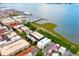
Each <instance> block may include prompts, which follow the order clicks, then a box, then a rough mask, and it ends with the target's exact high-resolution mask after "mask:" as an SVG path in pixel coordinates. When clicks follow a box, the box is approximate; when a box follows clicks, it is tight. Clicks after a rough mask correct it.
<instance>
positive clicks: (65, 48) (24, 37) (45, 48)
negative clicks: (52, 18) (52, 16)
mask: <svg viewBox="0 0 79 59" xmlns="http://www.w3.org/2000/svg"><path fill="white" fill-rule="evenodd" d="M28 16H29V17H31V16H32V14H30V13H26V12H23V11H19V10H15V9H11V8H2V9H0V56H76V55H79V46H78V45H76V44H75V43H72V42H70V41H68V40H66V39H65V38H63V37H62V36H60V35H59V34H58V33H56V32H54V31H51V27H52V26H53V27H52V28H54V27H55V26H56V25H55V24H51V23H49V22H48V23H43V24H39V23H37V22H36V21H37V20H35V21H30V20H29V18H28ZM41 19H44V18H38V21H39V20H41ZM47 26H48V27H47Z"/></svg>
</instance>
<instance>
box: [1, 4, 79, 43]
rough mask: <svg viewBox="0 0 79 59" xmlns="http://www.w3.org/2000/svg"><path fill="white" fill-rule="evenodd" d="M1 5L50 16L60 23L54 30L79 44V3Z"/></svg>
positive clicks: (46, 16) (50, 20)
mask: <svg viewBox="0 0 79 59" xmlns="http://www.w3.org/2000/svg"><path fill="white" fill-rule="evenodd" d="M0 7H8V8H14V9H18V10H22V11H28V12H30V13H32V14H33V15H35V16H38V17H44V18H48V19H49V22H52V23H55V24H57V25H58V27H57V28H55V29H54V30H55V31H56V32H58V33H59V34H60V35H62V36H64V37H65V38H67V39H68V40H70V41H72V42H74V43H76V44H79V4H70V5H69V4H22V3H20V4H8V3H7V4H0Z"/></svg>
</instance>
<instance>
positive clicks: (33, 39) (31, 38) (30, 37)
mask: <svg viewBox="0 0 79 59" xmlns="http://www.w3.org/2000/svg"><path fill="white" fill-rule="evenodd" d="M27 37H28V38H29V39H30V40H32V41H33V42H35V41H37V40H36V39H35V38H33V37H32V36H30V35H27Z"/></svg>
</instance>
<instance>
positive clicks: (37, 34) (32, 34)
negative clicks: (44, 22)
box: [29, 32, 44, 40]
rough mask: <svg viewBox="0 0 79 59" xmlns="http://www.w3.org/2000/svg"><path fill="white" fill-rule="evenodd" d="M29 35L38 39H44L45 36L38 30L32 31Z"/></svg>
mask: <svg viewBox="0 0 79 59" xmlns="http://www.w3.org/2000/svg"><path fill="white" fill-rule="evenodd" d="M29 35H30V36H32V37H34V38H35V39H37V40H40V39H42V38H43V37H44V36H43V35H42V34H40V33H38V32H32V33H30V34H29Z"/></svg>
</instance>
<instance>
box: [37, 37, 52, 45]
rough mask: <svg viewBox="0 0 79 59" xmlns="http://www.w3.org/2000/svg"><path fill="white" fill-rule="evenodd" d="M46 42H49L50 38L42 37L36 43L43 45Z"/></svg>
mask: <svg viewBox="0 0 79 59" xmlns="http://www.w3.org/2000/svg"><path fill="white" fill-rule="evenodd" d="M48 42H51V40H50V39H48V38H44V39H42V40H41V41H39V42H38V43H39V44H40V45H45V44H48Z"/></svg>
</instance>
